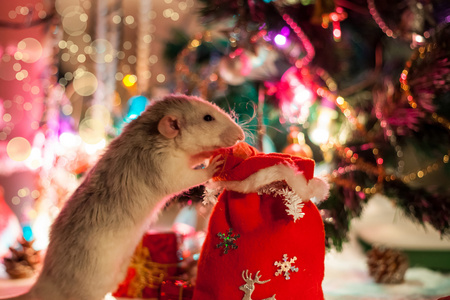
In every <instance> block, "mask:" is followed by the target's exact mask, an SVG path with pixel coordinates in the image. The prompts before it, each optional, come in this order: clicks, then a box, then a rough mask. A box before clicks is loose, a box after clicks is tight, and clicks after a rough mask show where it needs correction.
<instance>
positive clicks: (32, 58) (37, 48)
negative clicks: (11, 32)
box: [17, 38, 43, 64]
mask: <svg viewBox="0 0 450 300" xmlns="http://www.w3.org/2000/svg"><path fill="white" fill-rule="evenodd" d="M17 50H18V51H20V52H21V53H22V61H23V62H25V63H29V64H31V63H34V62H36V61H38V60H39V59H40V58H41V56H42V51H43V50H42V45H41V43H39V41H38V40H36V39H33V38H25V39H23V40H21V41H20V42H19V43H17Z"/></svg>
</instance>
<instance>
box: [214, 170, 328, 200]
mask: <svg viewBox="0 0 450 300" xmlns="http://www.w3.org/2000/svg"><path fill="white" fill-rule="evenodd" d="M280 180H284V181H286V183H287V185H288V186H290V187H291V188H292V190H293V191H294V192H295V193H296V194H297V195H298V196H299V197H300V198H302V199H303V201H309V200H310V199H311V198H315V199H316V200H317V201H321V200H323V199H325V198H326V197H328V193H329V185H328V183H327V182H326V181H325V180H324V179H321V178H318V177H314V178H312V179H310V180H309V181H308V180H306V178H305V175H304V174H303V172H302V171H299V170H297V168H296V167H295V166H292V165H286V164H277V165H274V166H271V167H267V168H265V169H261V170H258V171H256V172H255V173H253V174H252V175H250V176H249V177H247V178H246V179H244V180H242V181H214V182H210V183H208V187H209V188H211V189H213V190H215V189H218V188H225V189H227V190H231V191H236V192H240V193H244V194H247V193H256V192H258V191H259V190H260V189H261V188H263V187H265V186H267V185H269V184H271V183H273V182H277V181H280Z"/></svg>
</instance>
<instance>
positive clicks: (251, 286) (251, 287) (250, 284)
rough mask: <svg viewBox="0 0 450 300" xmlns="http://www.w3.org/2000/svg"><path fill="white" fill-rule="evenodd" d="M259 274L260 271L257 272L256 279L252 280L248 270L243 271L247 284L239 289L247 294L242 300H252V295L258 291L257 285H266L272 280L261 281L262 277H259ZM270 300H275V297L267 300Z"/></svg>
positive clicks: (243, 277) (266, 299)
mask: <svg viewBox="0 0 450 300" xmlns="http://www.w3.org/2000/svg"><path fill="white" fill-rule="evenodd" d="M259 272H260V271H258V272H256V274H255V278H254V279H252V273H250V275H249V274H248V270H245V271H242V279H244V281H245V284H244V285H241V286H240V287H239V289H240V290H241V291H243V292H244V293H245V295H244V297H243V298H242V299H243V300H251V299H252V294H253V292H254V291H255V289H256V286H255V283H258V284H264V283H266V282H269V281H270V279H267V280H264V281H260V280H259V279H260V278H261V276H262V275H258V274H259ZM244 274H245V275H244ZM269 299H273V300H275V295H273V296H272V297H270V298H265V300H269Z"/></svg>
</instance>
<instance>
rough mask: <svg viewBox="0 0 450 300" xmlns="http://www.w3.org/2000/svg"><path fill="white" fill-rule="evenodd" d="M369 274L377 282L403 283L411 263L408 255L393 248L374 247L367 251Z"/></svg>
mask: <svg viewBox="0 0 450 300" xmlns="http://www.w3.org/2000/svg"><path fill="white" fill-rule="evenodd" d="M367 258H368V259H367V265H368V267H369V274H370V276H372V277H373V278H374V279H375V282H377V283H388V284H395V283H402V282H403V280H404V276H405V272H406V270H407V269H408V266H409V263H408V258H407V256H406V255H405V254H404V253H402V252H400V251H398V250H393V249H387V248H386V249H385V248H378V247H374V248H372V250H370V251H368V252H367Z"/></svg>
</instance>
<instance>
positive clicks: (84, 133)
mask: <svg viewBox="0 0 450 300" xmlns="http://www.w3.org/2000/svg"><path fill="white" fill-rule="evenodd" d="M78 132H79V134H80V137H81V139H82V140H83V141H84V142H85V143H86V144H91V145H94V144H98V143H99V142H100V141H101V140H103V138H104V137H105V133H106V131H105V126H104V124H103V122H101V121H100V120H98V119H88V118H87V119H84V120H83V121H81V123H80V127H79V129H78Z"/></svg>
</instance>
